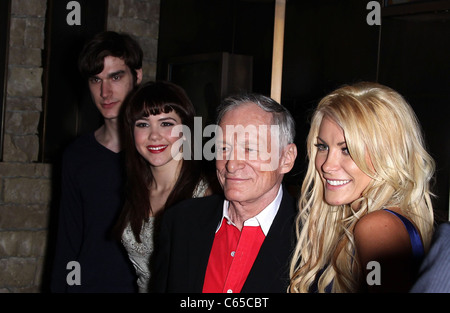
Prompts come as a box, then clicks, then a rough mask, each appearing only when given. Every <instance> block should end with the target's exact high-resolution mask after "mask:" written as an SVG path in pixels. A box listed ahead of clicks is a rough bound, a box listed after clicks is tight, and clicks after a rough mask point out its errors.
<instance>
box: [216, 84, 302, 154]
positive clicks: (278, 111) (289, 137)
mask: <svg viewBox="0 0 450 313" xmlns="http://www.w3.org/2000/svg"><path fill="white" fill-rule="evenodd" d="M248 102H251V103H254V104H256V105H257V106H259V107H260V108H261V109H263V110H264V111H266V112H269V113H272V123H273V124H274V125H278V126H279V127H280V132H279V143H280V148H281V149H282V148H284V147H286V146H287V145H288V144H291V143H294V138H295V121H294V118H293V117H292V115H291V113H290V112H289V111H288V110H287V109H286V108H285V107H284V106H283V105H281V104H279V103H278V102H277V101H275V100H273V99H272V98H270V97H266V96H264V95H261V94H256V93H243V94H237V95H231V96H229V97H227V98H225V99H224V100H222V102H221V104H220V105H219V107H218V108H217V119H216V124H217V125H219V124H220V121H221V120H222V118H223V116H224V115H225V113H227V112H229V111H231V110H233V109H236V108H238V107H239V106H241V105H242V104H245V103H248Z"/></svg>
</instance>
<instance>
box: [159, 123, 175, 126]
mask: <svg viewBox="0 0 450 313" xmlns="http://www.w3.org/2000/svg"><path fill="white" fill-rule="evenodd" d="M173 125H174V124H173V123H170V122H162V123H161V126H163V127H168V126H173Z"/></svg>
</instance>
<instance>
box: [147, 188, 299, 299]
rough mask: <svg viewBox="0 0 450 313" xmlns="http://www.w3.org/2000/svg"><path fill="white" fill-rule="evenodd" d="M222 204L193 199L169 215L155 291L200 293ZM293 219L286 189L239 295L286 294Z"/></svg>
mask: <svg viewBox="0 0 450 313" xmlns="http://www.w3.org/2000/svg"><path fill="white" fill-rule="evenodd" d="M223 201H224V198H223V196H220V195H213V196H209V197H205V198H195V199H189V200H186V201H183V202H180V203H178V204H177V205H175V206H174V207H171V208H169V209H167V210H166V211H165V213H164V217H163V219H162V222H161V230H160V233H159V240H158V244H157V249H156V252H155V256H154V258H155V259H154V261H155V267H154V271H153V273H152V275H153V281H152V287H153V291H155V292H186V293H189V292H191V293H200V292H202V289H203V281H204V279H205V273H206V267H207V265H208V260H209V254H210V251H211V248H212V244H213V241H214V235H215V231H216V228H217V226H218V224H219V222H220V219H221V218H222V211H223ZM295 215H296V205H295V202H294V199H293V198H292V197H291V196H290V195H289V194H288V192H287V190H286V189H283V198H282V201H281V204H280V208H279V210H278V213H277V215H276V216H275V219H274V221H273V223H272V226H271V227H270V229H269V232H268V234H267V236H266V238H265V240H264V242H263V244H262V246H261V249H260V250H259V253H258V256H257V258H256V260H255V262H254V264H253V267H252V269H251V271H250V273H249V275H248V277H247V280H246V282H245V284H244V286H243V288H242V291H241V292H243V293H245V292H252V293H253V292H255V293H256V292H261V293H284V292H286V289H287V286H288V284H289V261H290V257H291V252H292V249H293V246H294V243H295V242H294V240H295V235H294V220H295Z"/></svg>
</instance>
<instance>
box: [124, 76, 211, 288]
mask: <svg viewBox="0 0 450 313" xmlns="http://www.w3.org/2000/svg"><path fill="white" fill-rule="evenodd" d="M194 115H195V109H194V106H193V104H192V102H191V101H190V99H189V98H188V96H187V95H186V93H185V91H184V90H183V89H182V88H181V87H179V86H177V85H175V84H173V83H170V82H166V81H157V82H148V83H145V84H143V85H142V86H140V87H139V88H138V89H137V90H136V91H135V92H134V93H133V94H131V95H130V97H129V99H128V101H127V103H126V104H125V106H124V111H123V130H124V133H123V143H124V147H125V162H126V176H127V181H126V195H125V197H126V200H125V205H124V209H123V211H122V214H121V217H120V219H119V223H118V225H117V226H118V231H119V234H120V235H121V240H122V243H123V245H124V246H125V248H126V249H127V251H128V255H129V257H130V260H131V261H132V263H133V265H134V267H135V269H136V272H137V274H138V287H139V292H148V291H149V282H150V274H151V266H150V264H151V255H152V253H153V250H154V237H155V236H156V233H157V231H156V229H157V224H158V217H159V216H160V215H161V212H162V211H163V210H164V209H165V208H167V207H170V206H171V205H173V204H175V203H177V202H179V201H181V200H184V199H188V198H192V197H203V196H205V195H208V194H210V193H211V188H210V187H209V183H208V182H207V180H206V179H205V176H204V175H203V174H202V166H201V160H194V159H193V153H192V152H193V150H192V145H191V143H192V142H193V140H192V138H189V137H190V136H191V134H192V133H193V131H186V132H180V131H179V129H183V128H184V129H186V127H187V128H188V129H189V130H193V126H194ZM176 127H178V128H176ZM186 149H189V153H190V157H189V158H184V157H183V155H184V154H185V153H186V152H187V151H186ZM183 150H184V151H183ZM183 152H184V153H183ZM189 153H188V154H187V155H189Z"/></svg>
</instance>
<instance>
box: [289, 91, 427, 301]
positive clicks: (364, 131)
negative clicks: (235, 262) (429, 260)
mask: <svg viewBox="0 0 450 313" xmlns="http://www.w3.org/2000/svg"><path fill="white" fill-rule="evenodd" d="M307 153H308V159H309V164H308V170H307V173H306V177H305V180H304V182H303V185H302V192H301V197H300V199H299V210H300V211H299V214H298V217H297V230H296V232H297V239H298V242H297V245H296V248H295V251H294V255H293V259H292V261H291V267H290V277H291V283H290V286H289V288H288V291H289V292H376V291H378V292H406V291H408V290H409V288H410V287H411V285H412V283H413V282H414V279H415V275H416V272H417V268H418V265H419V263H420V261H421V259H422V257H423V255H424V253H425V251H427V249H428V247H429V245H430V240H431V237H432V232H433V224H434V219H433V208H432V203H431V199H430V197H431V193H430V186H429V185H430V180H431V179H432V176H433V174H434V168H435V165H434V161H433V159H432V158H431V156H430V155H429V154H428V153H427V151H426V150H425V145H424V140H423V137H422V134H421V129H420V125H419V123H418V120H417V118H416V116H415V114H414V112H413V110H412V108H411V107H410V106H409V104H408V103H407V102H406V101H405V99H404V98H403V97H402V96H401V95H400V94H398V93H397V92H396V91H394V90H392V89H390V88H388V87H386V86H382V85H379V84H374V83H358V84H355V85H353V86H345V87H342V88H340V89H337V90H335V91H334V92H332V93H331V94H329V95H327V96H326V97H324V98H323V99H322V100H321V101H320V103H319V105H318V107H317V109H316V111H315V113H314V115H313V117H312V121H311V129H310V132H309V135H308V138H307Z"/></svg>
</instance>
